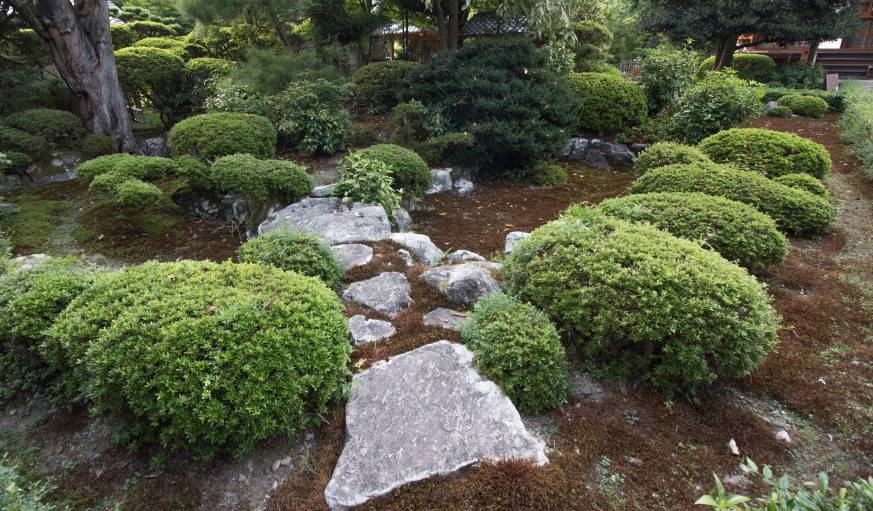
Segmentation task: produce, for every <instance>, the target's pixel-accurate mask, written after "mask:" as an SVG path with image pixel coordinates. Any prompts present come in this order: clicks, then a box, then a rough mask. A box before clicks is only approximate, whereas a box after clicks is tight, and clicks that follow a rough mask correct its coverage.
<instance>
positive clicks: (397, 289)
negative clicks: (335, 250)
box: [343, 271, 412, 318]
mask: <svg viewBox="0 0 873 511" xmlns="http://www.w3.org/2000/svg"><path fill="white" fill-rule="evenodd" d="M409 293H410V287H409V281H408V280H406V277H405V276H404V275H403V274H402V273H397V272H393V271H391V272H385V273H383V274H381V275H379V276H376V277H373V278H371V279H367V280H362V281H360V282H355V283H353V284H352V285H350V286H349V287H348V289H346V290H345V291H344V292H343V300H346V301H349V302H354V303H357V304H358V305H363V306H365V307H369V308H371V309H373V310H375V311H376V312H381V313H382V314H385V315H386V316H388V317H390V318H393V317H394V316H396V315H397V314H399V313H400V311H402V310H403V309H405V308H407V307H409V306H410V305H412V297H411V296H410V295H409Z"/></svg>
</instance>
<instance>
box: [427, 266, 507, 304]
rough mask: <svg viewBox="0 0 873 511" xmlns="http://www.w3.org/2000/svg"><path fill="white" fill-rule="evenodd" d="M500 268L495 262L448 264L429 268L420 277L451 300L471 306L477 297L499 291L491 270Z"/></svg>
mask: <svg viewBox="0 0 873 511" xmlns="http://www.w3.org/2000/svg"><path fill="white" fill-rule="evenodd" d="M501 268H502V266H501V265H499V264H497V263H482V262H473V263H463V264H449V265H444V266H438V267H436V268H431V269H430V270H428V271H426V272H424V273H422V274H421V278H422V279H424V281H425V282H427V283H428V284H430V285H431V286H433V287H434V288H435V289H437V290H438V291H439V292H441V293H442V294H444V295H445V296H446V297H447V298H448V299H449V300H451V301H452V302H454V303H456V304H458V305H462V306H466V307H472V306H473V304H474V303H476V300H478V299H479V298H482V297H483V296H485V295H487V294H490V293H494V292H497V291H500V284H498V283H497V280H495V279H494V276H493V275H492V274H491V272H492V271H494V270H499V269H501Z"/></svg>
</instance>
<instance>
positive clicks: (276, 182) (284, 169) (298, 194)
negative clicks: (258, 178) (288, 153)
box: [263, 160, 312, 203]
mask: <svg viewBox="0 0 873 511" xmlns="http://www.w3.org/2000/svg"><path fill="white" fill-rule="evenodd" d="M263 164H264V165H265V166H266V169H267V174H266V177H267V190H269V192H270V194H271V195H272V196H273V197H276V198H277V199H279V200H281V201H283V202H285V203H292V202H296V201H298V200H300V199H302V198H303V197H306V196H307V195H309V193H310V192H311V191H312V178H310V177H309V174H307V173H306V167H304V166H303V165H298V164H296V163H294V162H293V161H287V160H264V162H263Z"/></svg>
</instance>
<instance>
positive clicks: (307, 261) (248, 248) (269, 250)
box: [237, 230, 343, 290]
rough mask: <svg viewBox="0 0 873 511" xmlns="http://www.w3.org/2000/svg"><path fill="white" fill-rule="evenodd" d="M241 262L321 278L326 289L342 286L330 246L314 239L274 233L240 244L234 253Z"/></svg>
mask: <svg viewBox="0 0 873 511" xmlns="http://www.w3.org/2000/svg"><path fill="white" fill-rule="evenodd" d="M237 254H238V255H239V260H240V261H242V262H244V263H264V264H269V265H271V266H275V267H276V268H279V269H282V270H287V271H295V272H297V273H300V274H301V275H306V276H308V277H316V278H318V279H321V281H322V282H324V283H325V284H326V285H327V286H328V287H329V288H331V289H334V290H337V289H339V288H340V287H341V286H342V279H343V269H342V267H341V266H340V265H339V263H338V262H337V260H336V259H335V258H334V257H333V252H331V250H330V247H329V246H327V244H326V243H325V242H324V241H322V240H321V239H319V238H318V237H317V236H313V235H312V234H307V233H303V232H297V231H288V230H275V231H270V232H268V233H266V234H261V235H260V236H258V237H257V238H254V239H251V240H248V241H246V242H245V243H243V244H242V245H241V246H240V247H239V250H238V251H237Z"/></svg>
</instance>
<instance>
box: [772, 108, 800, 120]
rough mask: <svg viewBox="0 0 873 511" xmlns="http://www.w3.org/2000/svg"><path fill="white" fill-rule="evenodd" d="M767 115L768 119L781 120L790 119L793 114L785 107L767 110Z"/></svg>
mask: <svg viewBox="0 0 873 511" xmlns="http://www.w3.org/2000/svg"><path fill="white" fill-rule="evenodd" d="M767 115H768V116H770V117H782V118H785V119H787V118H790V117H791V116H793V115H794V112H792V111H791V109H790V108H788V107H787V106H781V105H780V106H774V107H773V108H771V109H770V110H767Z"/></svg>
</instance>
